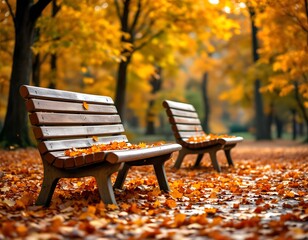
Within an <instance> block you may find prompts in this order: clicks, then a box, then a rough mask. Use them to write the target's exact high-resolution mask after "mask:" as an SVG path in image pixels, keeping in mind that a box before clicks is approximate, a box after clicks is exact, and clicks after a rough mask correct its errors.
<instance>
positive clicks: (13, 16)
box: [5, 0, 15, 25]
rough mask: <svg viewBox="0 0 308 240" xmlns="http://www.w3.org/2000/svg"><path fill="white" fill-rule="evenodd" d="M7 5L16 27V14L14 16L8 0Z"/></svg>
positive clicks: (6, 0)
mask: <svg viewBox="0 0 308 240" xmlns="http://www.w3.org/2000/svg"><path fill="white" fill-rule="evenodd" d="M5 3H6V5H7V7H8V8H9V12H10V15H11V16H12V19H13V22H14V25H15V14H14V12H13V9H12V6H11V4H10V3H9V1H8V0H5Z"/></svg>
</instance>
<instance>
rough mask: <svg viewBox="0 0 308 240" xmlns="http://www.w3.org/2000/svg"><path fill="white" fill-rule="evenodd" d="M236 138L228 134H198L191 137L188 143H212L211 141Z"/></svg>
mask: <svg viewBox="0 0 308 240" xmlns="http://www.w3.org/2000/svg"><path fill="white" fill-rule="evenodd" d="M234 137H235V136H230V135H227V134H215V133H209V134H206V133H204V132H203V133H201V134H197V133H196V135H194V136H190V137H189V138H188V139H187V141H188V142H191V143H200V142H206V141H210V140H215V139H219V138H234Z"/></svg>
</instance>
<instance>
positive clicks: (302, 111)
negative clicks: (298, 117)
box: [294, 82, 308, 143]
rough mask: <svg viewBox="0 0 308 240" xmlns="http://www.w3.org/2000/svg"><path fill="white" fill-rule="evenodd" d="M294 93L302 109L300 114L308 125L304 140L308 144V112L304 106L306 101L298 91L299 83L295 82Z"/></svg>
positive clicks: (307, 125)
mask: <svg viewBox="0 0 308 240" xmlns="http://www.w3.org/2000/svg"><path fill="white" fill-rule="evenodd" d="M294 92H295V99H296V102H297V105H298V107H299V109H300V112H301V114H302V116H303V118H304V122H305V124H306V139H305V140H304V142H306V143H307V142H308V113H307V111H306V108H305V105H304V101H303V99H302V98H301V96H300V93H299V89H298V82H294Z"/></svg>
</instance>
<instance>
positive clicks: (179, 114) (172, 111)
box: [167, 109, 198, 118]
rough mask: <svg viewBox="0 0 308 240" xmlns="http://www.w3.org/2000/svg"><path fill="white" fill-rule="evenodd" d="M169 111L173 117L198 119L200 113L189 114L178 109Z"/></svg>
mask: <svg viewBox="0 0 308 240" xmlns="http://www.w3.org/2000/svg"><path fill="white" fill-rule="evenodd" d="M167 111H168V112H169V114H172V115H173V116H179V117H188V118H198V113H196V112H188V111H182V110H177V109H168V110H167Z"/></svg>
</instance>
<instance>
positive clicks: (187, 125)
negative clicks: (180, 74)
mask: <svg viewBox="0 0 308 240" xmlns="http://www.w3.org/2000/svg"><path fill="white" fill-rule="evenodd" d="M163 107H164V108H165V109H166V113H167V115H168V117H169V122H170V124H171V128H172V131H173V134H174V137H175V139H176V142H177V143H179V144H181V145H182V147H183V148H182V150H180V152H179V155H178V158H177V160H176V162H175V164H174V168H177V169H179V168H180V167H181V165H182V162H183V160H184V157H185V156H186V155H187V154H198V157H197V159H196V162H195V164H194V167H198V166H199V165H200V162H201V160H202V158H203V156H204V153H209V155H210V158H211V162H212V165H213V167H214V169H215V170H216V171H217V172H221V168H220V166H219V163H218V161H217V156H216V153H217V151H219V150H223V151H224V152H225V155H226V158H227V161H228V164H229V166H234V163H233V160H232V157H231V149H232V148H234V147H235V146H236V144H237V143H239V142H241V141H243V138H242V137H234V138H219V139H213V140H209V141H204V142H198V143H192V142H188V141H187V140H188V138H189V137H191V136H196V135H200V134H202V133H203V129H202V126H201V122H200V119H199V116H198V113H197V112H196V109H195V108H194V106H193V105H191V104H188V103H182V102H176V101H170V100H165V101H163Z"/></svg>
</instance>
